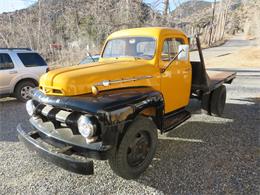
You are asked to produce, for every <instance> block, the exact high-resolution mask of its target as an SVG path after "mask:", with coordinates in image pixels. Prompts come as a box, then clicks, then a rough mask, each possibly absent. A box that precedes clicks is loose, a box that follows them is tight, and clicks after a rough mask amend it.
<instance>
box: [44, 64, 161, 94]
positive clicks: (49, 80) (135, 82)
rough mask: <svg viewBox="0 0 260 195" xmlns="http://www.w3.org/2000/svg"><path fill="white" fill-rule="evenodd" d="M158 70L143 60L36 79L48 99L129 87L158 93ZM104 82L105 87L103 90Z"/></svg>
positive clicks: (68, 70) (63, 70) (61, 71)
mask: <svg viewBox="0 0 260 195" xmlns="http://www.w3.org/2000/svg"><path fill="white" fill-rule="evenodd" d="M159 77H160V75H159V70H158V68H157V67H155V66H154V65H151V64H147V62H146V61H143V60H133V61H130V60H128V61H111V62H96V63H91V64H86V65H77V66H71V67H65V68H60V69H56V70H52V71H49V72H48V73H46V74H44V75H42V77H41V78H40V90H42V91H43V92H44V93H45V94H49V95H63V96H73V95H80V94H85V93H90V92H91V87H92V86H96V87H98V89H99V90H100V91H101V90H109V89H114V88H123V87H132V86H151V87H153V88H155V89H159V87H160V82H159V79H160V78H159ZM103 81H106V83H108V82H109V85H106V86H104V85H103V84H102V83H103Z"/></svg>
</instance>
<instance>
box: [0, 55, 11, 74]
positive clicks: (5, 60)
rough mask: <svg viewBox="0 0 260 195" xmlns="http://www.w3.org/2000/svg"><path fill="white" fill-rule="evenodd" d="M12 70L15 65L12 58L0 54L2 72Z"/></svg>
mask: <svg viewBox="0 0 260 195" xmlns="http://www.w3.org/2000/svg"><path fill="white" fill-rule="evenodd" d="M12 68H14V64H13V61H12V59H11V58H10V56H9V55H8V54H6V53H0V70H5V69H12Z"/></svg>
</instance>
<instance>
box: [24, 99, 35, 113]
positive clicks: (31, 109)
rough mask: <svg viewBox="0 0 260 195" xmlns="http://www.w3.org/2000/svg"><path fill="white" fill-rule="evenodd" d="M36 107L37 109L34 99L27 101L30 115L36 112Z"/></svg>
mask: <svg viewBox="0 0 260 195" xmlns="http://www.w3.org/2000/svg"><path fill="white" fill-rule="evenodd" d="M35 109H36V107H35V106H34V104H33V101H32V100H28V101H27V102H26V110H27V113H28V114H29V115H30V116H32V115H33V114H34V112H35Z"/></svg>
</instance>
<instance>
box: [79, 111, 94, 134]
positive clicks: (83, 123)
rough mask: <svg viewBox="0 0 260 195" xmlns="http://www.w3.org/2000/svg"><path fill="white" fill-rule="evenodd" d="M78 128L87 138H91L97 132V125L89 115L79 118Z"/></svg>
mask: <svg viewBox="0 0 260 195" xmlns="http://www.w3.org/2000/svg"><path fill="white" fill-rule="evenodd" d="M78 129H79V132H80V134H81V135H82V136H83V137H85V138H91V137H92V136H93V135H94V133H95V125H94V124H93V123H92V122H91V121H90V119H89V117H87V116H84V115H82V116H81V117H80V118H79V119H78Z"/></svg>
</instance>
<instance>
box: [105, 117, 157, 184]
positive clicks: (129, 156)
mask: <svg viewBox="0 0 260 195" xmlns="http://www.w3.org/2000/svg"><path fill="white" fill-rule="evenodd" d="M157 142H158V135H157V128H156V126H155V124H154V123H153V121H152V120H150V119H149V118H147V117H143V116H139V117H137V118H136V120H135V121H134V122H133V123H132V124H131V126H130V127H129V128H128V129H127V131H126V133H125V135H124V136H123V138H122V141H121V143H120V144H119V146H118V147H117V148H115V149H114V151H113V152H112V154H111V155H110V158H109V164H110V167H111V168H112V170H113V171H114V172H115V173H116V174H117V175H119V176H121V177H123V178H125V179H134V178H137V177H139V176H140V175H141V174H142V173H143V172H144V171H145V170H146V169H147V167H148V166H149V165H150V163H151V162H152V159H153V157H154V154H155V151H156V148H157Z"/></svg>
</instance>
